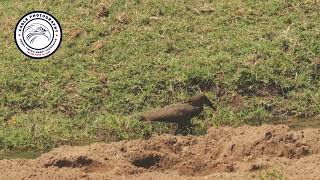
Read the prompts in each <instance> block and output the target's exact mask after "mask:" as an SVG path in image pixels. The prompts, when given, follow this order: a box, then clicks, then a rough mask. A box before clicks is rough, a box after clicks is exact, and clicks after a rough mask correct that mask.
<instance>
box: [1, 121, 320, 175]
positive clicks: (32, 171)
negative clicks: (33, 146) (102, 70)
mask: <svg viewBox="0 0 320 180" xmlns="http://www.w3.org/2000/svg"><path fill="white" fill-rule="evenodd" d="M319 132H320V130H319V129H305V130H303V131H292V130H290V129H289V128H288V127H287V126H284V125H277V126H275V125H263V126H260V127H254V126H242V127H238V128H231V127H220V128H211V129H209V130H208V134H207V135H204V136H198V137H195V136H174V135H169V134H163V135H155V136H152V137H151V138H150V139H148V140H142V139H139V140H133V141H122V142H116V143H110V144H106V143H95V144H92V145H90V146H82V147H71V146H63V147H60V148H56V149H54V150H52V151H51V152H49V153H46V154H43V155H42V156H40V157H38V158H37V159H31V160H26V159H17V160H2V161H0V179H7V178H9V177H15V179H58V178H59V179H70V178H73V179H77V178H87V179H122V178H123V177H125V178H126V179H160V178H161V179H186V178H188V179H208V178H210V179H215V178H216V179H220V178H232V177H237V178H238V179H245V178H247V177H248V176H252V177H257V176H259V174H261V172H262V171H266V170H269V169H277V170H279V171H280V173H281V174H282V175H283V176H285V177H287V178H289V179H291V178H297V179H299V178H302V177H303V178H310V179H313V178H316V177H318V176H319V175H320V172H318V171H316V170H315V169H319V168H320V154H319V149H320V134H319ZM299 173H301V174H299Z"/></svg>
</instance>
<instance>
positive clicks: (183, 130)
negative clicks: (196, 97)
mask: <svg viewBox="0 0 320 180" xmlns="http://www.w3.org/2000/svg"><path fill="white" fill-rule="evenodd" d="M177 125H178V127H177V129H176V132H175V135H178V134H181V135H183V136H186V135H188V134H191V132H192V124H191V120H187V121H185V122H179V123H177Z"/></svg>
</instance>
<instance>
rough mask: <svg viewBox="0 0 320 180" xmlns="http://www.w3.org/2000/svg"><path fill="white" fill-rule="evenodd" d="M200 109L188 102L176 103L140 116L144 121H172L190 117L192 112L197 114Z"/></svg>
mask: <svg viewBox="0 0 320 180" xmlns="http://www.w3.org/2000/svg"><path fill="white" fill-rule="evenodd" d="M200 111H201V108H199V107H196V106H192V105H190V104H176V105H170V106H166V107H164V108H160V109H156V110H153V111H150V112H146V113H144V114H143V115H142V117H143V119H144V120H145V121H159V122H171V123H174V122H179V121H182V120H187V119H190V118H191V117H193V115H194V114H198V113H199V112H200Z"/></svg>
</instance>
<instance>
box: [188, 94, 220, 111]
mask: <svg viewBox="0 0 320 180" xmlns="http://www.w3.org/2000/svg"><path fill="white" fill-rule="evenodd" d="M189 104H191V105H193V106H198V107H203V105H207V106H209V107H210V108H211V109H213V110H216V107H215V106H214V105H213V104H212V102H211V101H210V100H209V98H208V97H207V96H206V95H204V94H198V95H195V96H192V97H191V98H190V99H189Z"/></svg>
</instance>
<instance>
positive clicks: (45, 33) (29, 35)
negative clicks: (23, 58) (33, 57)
mask: <svg viewBox="0 0 320 180" xmlns="http://www.w3.org/2000/svg"><path fill="white" fill-rule="evenodd" d="M24 35H25V39H26V40H27V41H28V44H29V45H32V44H36V42H37V41H38V42H39V41H48V43H50V40H51V34H50V31H49V29H48V28H47V27H46V26H45V25H43V24H39V23H33V24H30V25H29V26H27V27H26V28H25V30H24Z"/></svg>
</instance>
